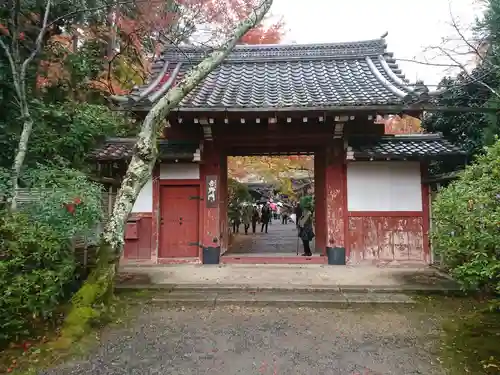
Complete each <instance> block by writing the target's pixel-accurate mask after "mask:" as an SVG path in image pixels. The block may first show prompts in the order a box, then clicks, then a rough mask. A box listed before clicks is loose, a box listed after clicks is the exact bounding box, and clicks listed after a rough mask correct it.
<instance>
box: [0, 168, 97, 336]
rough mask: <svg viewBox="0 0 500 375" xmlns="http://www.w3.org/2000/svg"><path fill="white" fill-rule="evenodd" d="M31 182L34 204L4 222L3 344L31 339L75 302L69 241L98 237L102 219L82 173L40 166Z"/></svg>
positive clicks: (0, 223) (0, 229) (93, 189)
mask: <svg viewBox="0 0 500 375" xmlns="http://www.w3.org/2000/svg"><path fill="white" fill-rule="evenodd" d="M26 181H27V182H28V183H29V184H30V185H31V186H36V188H37V189H38V190H33V191H32V197H33V201H32V202H31V203H25V204H23V205H22V206H21V207H20V210H19V211H18V212H16V213H13V214H9V213H7V212H6V211H4V212H2V215H1V220H0V238H1V239H2V241H1V242H0V345H1V344H5V343H6V342H7V341H9V340H15V339H17V338H20V337H23V336H27V335H29V334H30V333H31V332H32V331H33V329H34V328H35V327H36V326H38V325H39V324H40V323H42V322H44V321H46V320H49V319H50V318H51V317H52V315H53V314H54V312H55V310H56V308H57V306H58V305H59V304H60V303H61V301H64V300H67V299H68V298H69V297H70V287H72V286H73V284H74V283H75V267H76V264H75V259H74V254H73V250H72V248H71V246H70V240H71V238H72V237H73V236H75V235H89V234H93V233H95V230H96V226H97V224H98V223H99V221H100V220H101V218H102V206H101V191H100V188H99V186H97V185H95V184H93V183H91V182H89V181H88V180H87V179H86V178H85V177H84V176H83V175H82V174H81V173H80V172H78V171H74V170H70V169H50V168H47V167H43V166H40V167H39V168H38V169H36V170H31V171H30V173H28V175H27V176H26ZM37 191H38V194H37V193H36V192H37Z"/></svg>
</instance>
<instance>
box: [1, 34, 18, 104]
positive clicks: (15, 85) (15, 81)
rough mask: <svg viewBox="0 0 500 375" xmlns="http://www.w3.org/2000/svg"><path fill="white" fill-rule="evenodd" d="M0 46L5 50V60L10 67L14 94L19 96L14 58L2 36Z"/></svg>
mask: <svg viewBox="0 0 500 375" xmlns="http://www.w3.org/2000/svg"><path fill="white" fill-rule="evenodd" d="M0 47H2V48H3V50H4V51H5V55H6V56H7V60H9V65H10V69H11V70H12V81H13V83H14V88H15V90H16V94H17V96H18V97H21V88H20V87H19V77H18V73H17V67H16V63H15V62H14V58H13V56H12V54H11V53H10V50H9V47H7V45H6V44H5V42H4V41H3V40H2V38H0Z"/></svg>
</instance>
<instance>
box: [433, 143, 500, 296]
mask: <svg viewBox="0 0 500 375" xmlns="http://www.w3.org/2000/svg"><path fill="white" fill-rule="evenodd" d="M499 181H500V141H497V142H496V143H495V144H494V145H493V146H491V147H489V148H488V149H487V151H486V153H485V154H484V155H480V156H478V157H477V159H476V161H475V163H474V164H472V165H470V166H468V167H467V168H466V170H465V171H464V172H463V174H462V175H461V177H460V178H459V179H458V180H457V181H455V182H453V183H451V184H450V185H449V186H448V187H447V188H445V189H443V190H442V191H440V192H439V194H438V196H437V198H436V200H435V202H434V203H433V207H432V210H433V224H434V230H433V233H432V239H433V246H434V249H435V251H436V253H437V254H438V255H440V256H441V259H442V261H443V263H444V265H445V266H446V267H447V268H449V270H450V272H451V274H452V275H453V276H454V277H455V278H456V279H457V280H458V281H459V282H460V283H461V284H462V286H463V287H464V288H465V289H471V290H475V289H483V290H488V291H495V292H497V293H500V251H499V248H498V244H499V243H500V183H499Z"/></svg>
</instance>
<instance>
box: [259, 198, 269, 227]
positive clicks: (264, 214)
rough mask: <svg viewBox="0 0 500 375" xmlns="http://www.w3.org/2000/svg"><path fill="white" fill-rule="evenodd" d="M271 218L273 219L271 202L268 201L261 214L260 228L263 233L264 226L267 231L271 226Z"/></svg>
mask: <svg viewBox="0 0 500 375" xmlns="http://www.w3.org/2000/svg"><path fill="white" fill-rule="evenodd" d="M270 220H271V208H270V207H269V203H266V204H265V205H264V207H262V214H261V222H262V227H261V228H260V231H261V233H262V232H263V231H264V228H265V229H266V233H267V228H268V226H269V221H270Z"/></svg>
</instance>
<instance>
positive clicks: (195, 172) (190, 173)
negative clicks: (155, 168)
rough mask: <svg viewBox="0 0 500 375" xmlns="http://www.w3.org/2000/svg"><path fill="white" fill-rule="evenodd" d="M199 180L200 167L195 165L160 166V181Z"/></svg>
mask: <svg viewBox="0 0 500 375" xmlns="http://www.w3.org/2000/svg"><path fill="white" fill-rule="evenodd" d="M198 178H200V165H199V164H195V163H175V164H160V179H162V180H163V179H166V180H186V179H188V180H196V179H198Z"/></svg>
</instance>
